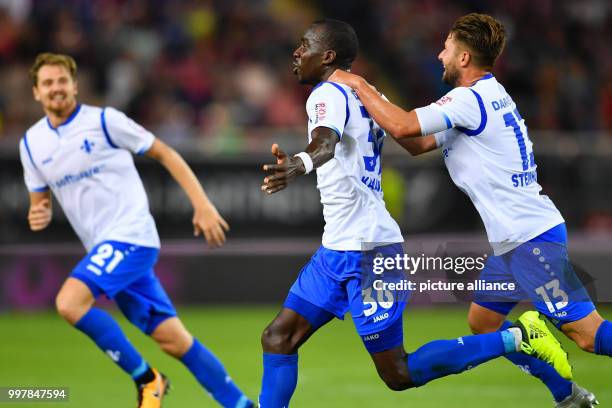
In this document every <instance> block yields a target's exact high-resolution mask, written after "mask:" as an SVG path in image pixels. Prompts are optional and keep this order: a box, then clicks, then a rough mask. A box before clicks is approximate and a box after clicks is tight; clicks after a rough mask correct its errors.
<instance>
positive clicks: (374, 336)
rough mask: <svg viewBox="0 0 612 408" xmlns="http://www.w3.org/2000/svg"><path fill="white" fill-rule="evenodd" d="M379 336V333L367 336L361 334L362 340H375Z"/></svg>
mask: <svg viewBox="0 0 612 408" xmlns="http://www.w3.org/2000/svg"><path fill="white" fill-rule="evenodd" d="M379 337H380V334H379V333H375V334H370V335H368V336H363V341H372V340H377V339H378V338H379Z"/></svg>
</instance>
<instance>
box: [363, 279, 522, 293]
mask: <svg viewBox="0 0 612 408" xmlns="http://www.w3.org/2000/svg"><path fill="white" fill-rule="evenodd" d="M372 287H373V288H374V290H377V291H380V290H383V291H384V290H388V291H410V292H415V291H418V292H440V291H443V292H455V291H468V292H472V291H500V292H507V291H513V290H515V289H516V284H515V283H514V282H487V281H484V280H475V281H472V282H451V281H444V280H430V279H428V280H427V281H423V282H418V281H412V280H409V279H401V280H399V281H395V282H385V281H384V280H382V279H377V280H375V281H374V282H373V283H372Z"/></svg>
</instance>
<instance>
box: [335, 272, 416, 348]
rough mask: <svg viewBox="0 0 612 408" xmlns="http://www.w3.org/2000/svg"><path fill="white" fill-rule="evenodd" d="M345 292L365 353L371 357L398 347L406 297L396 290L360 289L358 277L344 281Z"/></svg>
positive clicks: (401, 333) (402, 337) (400, 342)
mask: <svg viewBox="0 0 612 408" xmlns="http://www.w3.org/2000/svg"><path fill="white" fill-rule="evenodd" d="M346 289H347V293H348V297H349V307H350V312H351V317H352V318H353V324H354V325H355V330H356V331H357V334H359V336H360V337H361V340H362V341H363V344H364V346H365V348H366V350H367V351H368V352H369V353H370V354H375V353H380V352H382V351H386V350H390V349H394V348H396V347H399V346H401V345H402V344H403V340H404V332H403V321H402V316H403V312H404V309H405V308H406V298H407V296H404V295H402V294H401V293H398V292H397V291H394V292H390V291H385V290H380V291H379V290H374V289H372V288H367V289H364V287H363V284H362V280H361V279H359V278H355V279H351V280H350V281H349V282H347V285H346ZM370 289H372V290H370Z"/></svg>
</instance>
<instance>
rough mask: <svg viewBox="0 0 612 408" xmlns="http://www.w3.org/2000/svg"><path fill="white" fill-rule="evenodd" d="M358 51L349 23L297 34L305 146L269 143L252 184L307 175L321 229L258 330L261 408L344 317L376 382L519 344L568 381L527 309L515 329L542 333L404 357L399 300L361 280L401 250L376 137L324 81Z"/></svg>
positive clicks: (555, 350)
mask: <svg viewBox="0 0 612 408" xmlns="http://www.w3.org/2000/svg"><path fill="white" fill-rule="evenodd" d="M357 49H358V41H357V36H356V34H355V31H354V30H353V29H352V28H351V27H350V26H349V25H348V24H346V23H343V22H341V21H337V20H322V21H318V22H315V23H314V24H313V25H312V26H311V27H310V28H309V29H308V30H307V31H306V32H305V34H304V36H303V38H302V40H301V44H300V45H299V47H298V48H297V49H296V50H295V51H294V53H293V57H294V60H295V63H294V73H295V74H296V75H297V77H298V79H299V81H300V82H301V83H302V84H308V85H315V87H314V88H313V91H312V93H311V95H310V97H309V98H308V101H307V103H306V110H307V113H308V117H309V122H308V138H309V141H310V143H309V145H308V147H307V148H306V149H305V151H303V152H301V153H298V154H296V155H295V156H288V155H287V154H285V153H284V152H283V151H282V150H281V149H280V148H279V146H278V145H276V144H275V145H273V146H272V153H273V154H274V156H275V157H276V160H277V163H276V164H267V165H265V166H264V170H265V171H268V172H269V175H268V176H266V177H265V179H264V183H263V185H262V187H261V188H262V190H263V191H265V192H266V193H268V194H273V193H276V192H278V191H281V190H283V189H284V188H285V187H287V185H288V183H290V182H291V181H292V180H293V179H295V178H296V177H297V176H300V175H303V174H308V173H310V172H311V171H312V170H314V169H316V171H317V187H318V189H319V191H320V193H321V202H322V203H323V215H324V218H325V232H324V234H323V245H322V246H321V247H320V248H319V250H318V251H317V252H316V253H315V254H314V256H313V257H312V259H311V260H310V262H309V263H308V264H307V265H306V266H305V267H304V268H303V269H302V271H301V272H300V274H299V277H298V278H297V280H296V282H295V283H294V284H293V286H292V287H291V289H290V292H289V295H288V296H287V298H286V300H285V303H284V305H283V308H282V310H281V311H280V313H279V314H278V315H277V316H276V317H275V318H274V320H273V321H272V323H270V325H269V326H268V327H267V328H266V329H265V330H264V332H263V334H262V340H261V341H262V346H263V352H264V354H263V364H264V373H263V379H262V390H261V394H260V398H259V403H260V406H261V407H262V408H281V407H287V406H288V405H289V400H290V399H291V396H292V394H293V391H294V389H295V387H296V384H297V367H298V355H297V351H298V348H299V347H300V346H301V345H302V344H303V343H304V342H305V341H306V340H307V339H308V338H309V337H310V336H311V335H312V334H313V333H314V332H315V331H317V330H318V329H319V328H320V327H322V326H323V325H325V324H326V323H328V322H329V321H330V320H331V319H333V318H334V317H337V318H339V319H342V318H343V317H344V314H345V313H346V312H348V311H350V312H351V315H352V317H353V322H354V324H355V326H356V329H357V332H358V333H359V335H360V336H361V338H362V340H363V342H364V345H365V347H366V349H367V351H368V352H369V353H370V355H371V356H372V359H373V361H374V364H375V366H376V369H377V371H378V373H379V375H380V377H381V378H382V379H383V380H384V382H385V383H386V384H387V385H388V386H389V388H391V389H393V390H404V389H407V388H410V387H416V386H421V385H424V384H426V383H427V382H429V381H431V380H433V379H436V378H440V377H443V376H446V375H449V374H456V373H459V372H462V371H464V370H466V369H468V368H471V367H475V366H477V365H479V364H481V363H483V362H485V361H488V360H490V359H493V358H495V357H499V356H502V355H505V354H508V353H515V352H516V351H518V350H520V349H521V343H522V344H523V347H522V348H523V350H528V351H529V352H532V351H535V353H534V354H535V355H538V356H539V357H540V358H543V359H545V360H546V361H548V362H550V363H551V364H554V365H555V367H556V368H557V369H558V370H559V371H560V372H561V373H562V374H563V375H564V376H566V377H568V378H569V377H571V367H570V366H569V364H568V362H567V355H566V354H565V352H564V351H563V350H562V349H561V348H560V345H559V343H558V342H557V341H556V339H555V338H554V337H553V336H552V334H551V333H550V332H549V331H548V329H547V327H546V325H545V324H544V322H543V321H542V320H540V319H539V318H538V317H537V313H536V312H527V313H526V314H525V315H523V316H521V317H520V318H519V326H521V325H522V326H523V327H527V330H528V331H527V333H533V332H535V331H537V332H539V333H541V334H542V337H539V338H537V339H536V338H533V336H531V335H529V336H525V335H524V333H526V332H524V331H521V330H520V329H518V328H517V327H510V328H507V329H505V330H503V331H498V332H493V333H489V334H482V335H473V336H466V337H460V338H458V339H453V340H438V341H433V342H431V343H428V344H426V345H424V346H422V347H421V348H419V349H418V350H416V351H415V352H413V353H410V354H406V352H405V351H404V348H403V327H402V313H403V309H404V306H405V299H404V298H401V297H400V296H399V295H397V293H396V295H397V296H396V297H393V296H388V295H386V294H383V293H382V292H380V293H377V294H376V296H372V288H371V287H370V288H369V289H368V287H367V285H363V284H364V282H363V281H362V280H366V279H367V278H368V270H367V268H368V260H370V261H371V260H372V258H371V257H372V256H374V255H375V254H383V255H384V256H386V257H394V256H395V255H397V254H401V253H402V247H401V243H402V242H403V238H402V235H401V232H400V229H399V226H398V225H397V223H396V222H395V221H394V220H393V218H391V216H390V215H389V212H388V211H387V210H386V208H385V203H384V201H383V194H382V190H381V187H380V177H381V163H380V153H381V147H382V139H383V138H384V136H385V134H384V132H383V131H382V130H381V129H380V128H379V127H378V125H377V124H376V122H374V121H373V120H372V118H371V117H370V114H369V113H368V111H367V109H365V108H364V106H363V105H362V104H361V103H360V101H359V99H358V98H357V97H356V96H355V94H354V93H352V92H351V90H350V88H348V87H347V86H345V85H339V84H337V83H334V82H329V81H327V79H328V77H329V76H330V75H331V73H332V72H333V71H334V70H335V69H336V68H340V69H349V68H350V66H351V63H352V62H353V60H354V59H355V57H356V54H357ZM366 283H367V282H366ZM362 290H363V292H362ZM378 295H384V296H381V297H379V296H378ZM391 295H393V294H391ZM523 330H524V329H523ZM528 343H530V344H531V346H528V345H527V344H528ZM531 348H534V349H536V350H533V349H531Z"/></svg>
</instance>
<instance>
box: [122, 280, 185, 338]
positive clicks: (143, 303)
mask: <svg viewBox="0 0 612 408" xmlns="http://www.w3.org/2000/svg"><path fill="white" fill-rule="evenodd" d="M114 299H115V302H116V303H117V306H118V307H119V309H120V310H121V312H122V313H123V314H124V315H125V317H126V318H127V319H128V320H129V321H130V322H131V323H132V324H133V325H135V326H136V327H138V328H139V329H140V330H142V331H143V332H144V333H145V334H148V335H152V334H153V333H154V332H155V330H156V329H157V328H158V326H160V324H162V323H163V322H164V321H166V320H168V319H170V318H173V317H176V309H175V308H174V305H173V304H172V301H171V300H170V297H169V296H168V294H167V293H166V291H165V290H164V288H163V286H162V284H161V282H160V281H159V279H158V277H157V276H156V275H155V273H154V272H153V270H152V269H150V270H149V271H148V272H147V273H146V274H145V275H143V276H141V277H140V278H138V279H137V280H136V281H134V282H132V283H131V284H130V285H129V286H127V287H126V288H124V289H123V290H122V291H121V292H119V293H117V294H116V295H115V298H114ZM181 326H182V324H181ZM170 328H171V329H172V328H174V329H179V327H178V325H171V326H170Z"/></svg>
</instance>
